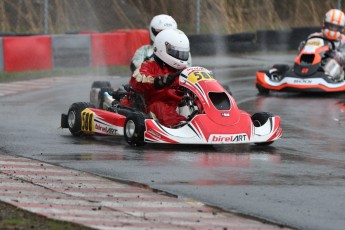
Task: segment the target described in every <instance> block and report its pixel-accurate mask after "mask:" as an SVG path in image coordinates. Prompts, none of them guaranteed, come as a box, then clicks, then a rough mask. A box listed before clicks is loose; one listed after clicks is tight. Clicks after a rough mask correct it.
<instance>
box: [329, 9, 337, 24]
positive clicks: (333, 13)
mask: <svg viewBox="0 0 345 230" xmlns="http://www.w3.org/2000/svg"><path fill="white" fill-rule="evenodd" d="M335 13H336V12H335V10H332V17H331V21H330V23H333V21H334V18H335Z"/></svg>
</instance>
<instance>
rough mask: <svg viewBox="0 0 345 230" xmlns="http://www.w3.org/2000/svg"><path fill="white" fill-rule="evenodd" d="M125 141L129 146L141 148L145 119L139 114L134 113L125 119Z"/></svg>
mask: <svg viewBox="0 0 345 230" xmlns="http://www.w3.org/2000/svg"><path fill="white" fill-rule="evenodd" d="M123 131H124V132H123V133H124V136H125V140H126V141H127V143H128V144H129V145H130V146H143V145H145V144H146V143H145V141H144V132H145V117H144V115H143V114H142V113H140V112H135V113H132V114H130V115H128V117H127V118H126V121H125V125H124V130H123Z"/></svg>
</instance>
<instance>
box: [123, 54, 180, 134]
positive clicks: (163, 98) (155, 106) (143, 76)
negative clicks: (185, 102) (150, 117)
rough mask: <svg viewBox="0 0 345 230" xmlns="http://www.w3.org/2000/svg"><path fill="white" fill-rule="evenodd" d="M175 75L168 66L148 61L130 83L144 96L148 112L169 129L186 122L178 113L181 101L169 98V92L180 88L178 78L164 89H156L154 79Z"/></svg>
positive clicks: (137, 70)
mask: <svg viewBox="0 0 345 230" xmlns="http://www.w3.org/2000/svg"><path fill="white" fill-rule="evenodd" d="M174 73H175V72H174V71H173V70H170V69H169V68H168V67H167V66H160V65H159V64H158V63H157V62H156V61H154V60H148V61H145V62H143V63H142V64H141V66H140V67H139V68H138V69H136V70H135V71H134V73H133V75H132V77H131V79H130V81H129V84H130V85H131V86H132V88H133V90H134V91H135V92H137V93H140V94H142V95H143V96H144V98H145V103H146V107H147V111H146V112H147V113H148V112H151V113H153V114H154V115H155V116H156V118H157V119H158V122H159V123H161V124H162V125H164V126H167V127H172V126H174V125H177V124H178V123H180V122H181V121H185V120H186V118H185V117H184V116H181V115H180V114H178V113H177V112H176V108H177V106H178V103H179V101H178V100H177V99H176V98H174V97H172V96H169V92H171V91H174V88H176V87H177V86H178V78H176V79H175V82H174V83H173V84H172V85H170V86H165V87H164V88H163V89H156V88H155V87H154V79H155V78H156V77H158V76H164V75H166V74H174Z"/></svg>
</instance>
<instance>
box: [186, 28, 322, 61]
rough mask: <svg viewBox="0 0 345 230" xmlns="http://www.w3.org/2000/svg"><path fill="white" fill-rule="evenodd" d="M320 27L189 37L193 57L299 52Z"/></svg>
mask: <svg viewBox="0 0 345 230" xmlns="http://www.w3.org/2000/svg"><path fill="white" fill-rule="evenodd" d="M320 29H321V28H320V27H296V28H290V29H287V30H258V31H255V32H247V33H237V34H227V35H214V34H213V35H211V34H203V35H191V36H189V40H190V44H191V53H192V55H216V54H231V53H242V52H257V51H283V52H285V51H290V50H297V49H298V46H299V44H300V42H301V41H303V40H305V39H306V38H307V37H308V36H309V35H310V34H311V33H314V32H319V31H320Z"/></svg>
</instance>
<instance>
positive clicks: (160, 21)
mask: <svg viewBox="0 0 345 230" xmlns="http://www.w3.org/2000/svg"><path fill="white" fill-rule="evenodd" d="M165 29H177V24H176V21H175V19H173V18H172V17H171V16H169V15H166V14H160V15H157V16H154V17H153V18H152V20H151V23H150V38H151V41H152V42H154V40H155V37H156V36H157V34H158V33H159V32H161V31H162V30H165Z"/></svg>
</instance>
